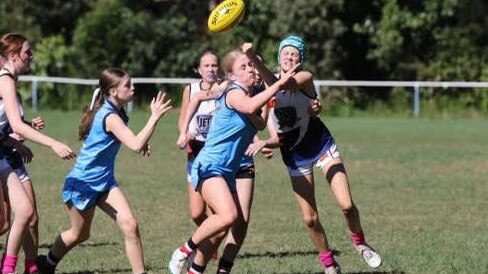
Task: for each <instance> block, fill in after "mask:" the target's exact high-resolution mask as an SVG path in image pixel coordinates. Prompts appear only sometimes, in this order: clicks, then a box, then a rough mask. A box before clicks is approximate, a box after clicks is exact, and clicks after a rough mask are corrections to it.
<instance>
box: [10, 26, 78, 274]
mask: <svg viewBox="0 0 488 274" xmlns="http://www.w3.org/2000/svg"><path fill="white" fill-rule="evenodd" d="M0 55H1V56H2V59H3V61H4V66H3V69H2V70H3V72H4V73H2V76H0V97H1V98H2V103H3V108H1V110H0V124H2V132H3V133H4V134H10V133H15V134H17V135H18V136H21V137H22V138H25V139H29V140H31V141H34V142H37V143H39V144H42V145H45V146H47V147H50V148H51V149H52V150H53V151H54V152H55V153H56V154H57V155H58V156H59V157H61V158H63V159H71V158H73V157H74V153H73V150H72V149H71V148H70V147H68V146H67V145H65V144H63V143H61V142H59V141H57V140H55V139H53V138H50V137H48V136H46V135H44V134H42V133H40V132H38V131H36V130H35V129H34V128H32V127H30V126H29V125H27V124H25V123H24V121H23V119H22V109H21V107H20V104H19V101H18V96H17V91H16V83H17V78H18V76H19V75H21V74H23V73H26V72H28V71H29V69H30V62H31V60H32V57H33V54H32V51H31V48H30V45H29V42H28V41H27V39H26V38H25V37H24V36H23V35H21V34H18V33H8V34H5V35H3V36H2V37H1V38H0ZM3 149H4V148H2V150H3ZM7 165H8V167H9V168H8V169H5V171H4V172H3V173H2V180H3V181H4V182H5V184H4V187H5V188H6V191H7V193H8V195H7V196H8V197H7V199H8V201H9V203H10V207H11V210H12V212H13V215H14V219H13V222H12V224H11V227H10V232H9V234H8V237H7V244H6V245H5V252H4V255H3V258H2V273H13V272H14V271H15V266H16V264H17V255H18V253H19V250H20V246H21V244H22V243H23V238H24V236H25V239H26V240H27V241H30V243H31V244H32V246H31V248H30V249H29V250H26V263H25V266H26V271H27V272H34V271H35V264H34V262H33V261H32V259H33V256H35V254H37V243H36V242H37V239H34V238H33V237H32V236H33V235H31V237H29V236H28V234H24V233H25V232H26V228H27V227H28V225H29V224H30V223H33V222H35V219H34V218H35V206H34V203H35V200H34V196H33V195H31V194H33V192H32V189H29V188H28V187H27V185H22V183H21V181H20V180H19V177H18V175H17V174H16V173H15V172H14V170H13V169H15V167H12V166H10V164H9V163H8V162H7ZM25 243H26V244H28V242H25Z"/></svg>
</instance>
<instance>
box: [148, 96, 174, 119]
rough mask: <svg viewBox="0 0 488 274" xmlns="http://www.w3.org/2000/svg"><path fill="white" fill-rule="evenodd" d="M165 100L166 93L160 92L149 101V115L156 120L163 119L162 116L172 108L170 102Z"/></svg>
mask: <svg viewBox="0 0 488 274" xmlns="http://www.w3.org/2000/svg"><path fill="white" fill-rule="evenodd" d="M165 98H166V93H164V92H162V91H160V92H158V95H156V97H153V99H152V101H151V115H152V116H153V117H155V118H157V119H159V118H161V117H163V115H164V114H165V113H166V112H168V111H169V110H170V109H172V108H173V106H172V105H171V100H170V99H168V100H166V101H164V99H165Z"/></svg>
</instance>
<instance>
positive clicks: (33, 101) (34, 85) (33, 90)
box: [31, 79, 37, 111]
mask: <svg viewBox="0 0 488 274" xmlns="http://www.w3.org/2000/svg"><path fill="white" fill-rule="evenodd" d="M31 93H32V99H31V107H32V110H34V111H37V80H36V79H33V80H32V86H31Z"/></svg>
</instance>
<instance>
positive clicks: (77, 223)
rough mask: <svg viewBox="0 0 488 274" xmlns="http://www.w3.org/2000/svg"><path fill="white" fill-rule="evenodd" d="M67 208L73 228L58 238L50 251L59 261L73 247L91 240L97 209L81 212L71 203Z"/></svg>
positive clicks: (92, 208)
mask: <svg viewBox="0 0 488 274" xmlns="http://www.w3.org/2000/svg"><path fill="white" fill-rule="evenodd" d="M67 207H68V214H69V216H70V219H71V227H70V228H69V229H68V230H65V231H63V232H61V234H60V235H59V236H58V237H56V239H55V240H54V243H53V245H52V246H51V249H50V251H51V253H52V254H53V256H54V257H56V258H57V259H61V258H63V257H64V255H66V253H68V252H69V251H70V250H71V249H72V248H73V247H75V246H76V245H78V244H80V243H82V242H84V241H86V240H88V238H90V228H91V224H92V221H93V216H94V215H95V208H96V207H94V206H92V207H91V208H89V209H87V210H84V211H79V210H78V209H76V207H74V206H73V205H72V204H71V203H69V204H68V205H67Z"/></svg>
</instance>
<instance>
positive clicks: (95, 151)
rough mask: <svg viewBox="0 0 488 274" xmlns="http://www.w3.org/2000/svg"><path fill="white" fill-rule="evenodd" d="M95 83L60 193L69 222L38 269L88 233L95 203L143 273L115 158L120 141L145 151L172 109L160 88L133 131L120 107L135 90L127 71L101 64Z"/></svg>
mask: <svg viewBox="0 0 488 274" xmlns="http://www.w3.org/2000/svg"><path fill="white" fill-rule="evenodd" d="M99 85H100V88H98V89H96V90H95V92H94V95H93V99H92V102H91V104H90V106H87V107H85V109H84V110H83V118H82V121H81V123H80V127H79V128H80V131H79V137H80V140H83V146H82V148H81V149H80V152H79V155H78V157H77V159H76V163H75V164H74V166H73V168H72V169H71V171H70V172H69V173H68V175H67V176H66V179H65V182H64V186H63V191H62V194H61V196H62V198H63V202H64V203H66V206H67V209H68V214H69V216H70V219H71V227H70V228H69V229H68V230H65V231H63V232H61V234H60V235H59V236H58V237H56V239H55V240H54V243H53V244H52V245H51V247H50V249H49V253H48V255H47V256H39V257H38V258H37V266H38V267H39V272H40V273H41V274H45V273H54V272H55V268H56V266H57V264H58V263H59V262H60V260H61V259H62V258H63V257H64V256H65V255H66V254H67V253H68V252H69V251H70V250H72V248H73V247H75V246H76V245H78V244H80V243H82V242H84V241H86V240H87V239H88V237H89V235H90V230H91V224H92V221H93V217H94V215H95V209H96V208H97V207H99V208H100V209H101V210H102V211H104V212H105V213H106V214H108V215H109V216H110V217H111V218H112V219H113V220H114V221H116V222H117V224H118V226H119V228H120V229H121V230H122V233H123V234H124V239H125V250H126V252H127V257H128V259H129V263H130V266H131V269H132V273H135V274H141V273H145V270H144V258H143V252H142V243H141V236H140V232H139V228H138V224H137V220H136V218H135V216H134V214H133V212H132V210H131V208H130V205H129V202H128V200H127V198H126V197H125V194H124V193H123V192H122V190H121V189H120V187H119V186H118V185H117V182H116V180H115V176H114V163H115V157H116V155H117V152H118V151H119V148H120V144H121V143H122V144H124V145H125V146H126V147H128V148H129V149H130V150H132V151H134V152H136V153H141V152H142V153H143V155H149V152H150V150H149V149H150V148H149V145H148V141H149V139H150V138H151V136H152V133H153V132H154V129H155V128H156V125H157V123H158V121H159V120H160V118H161V117H162V116H163V115H164V114H165V113H166V112H167V111H169V110H170V109H171V101H170V100H168V101H165V95H164V94H163V93H162V92H159V93H158V95H157V96H156V97H155V98H153V100H152V101H151V105H150V107H151V116H150V117H149V119H148V121H147V123H146V125H145V126H144V128H142V129H141V131H140V132H139V133H138V134H137V135H135V134H134V133H133V132H132V131H131V130H130V129H129V128H128V127H127V122H128V117H127V115H126V114H125V112H124V109H123V107H122V106H123V105H125V104H126V103H127V102H130V101H131V100H132V98H133V96H134V86H133V84H132V81H131V78H130V77H129V75H128V74H127V72H125V71H123V70H121V69H117V68H109V69H105V70H104V71H102V74H101V77H100V80H99Z"/></svg>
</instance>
